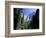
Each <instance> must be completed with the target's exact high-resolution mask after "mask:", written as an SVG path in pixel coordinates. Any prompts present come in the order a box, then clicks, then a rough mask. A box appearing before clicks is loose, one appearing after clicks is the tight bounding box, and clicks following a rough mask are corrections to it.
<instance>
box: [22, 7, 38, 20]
mask: <svg viewBox="0 0 46 38" xmlns="http://www.w3.org/2000/svg"><path fill="white" fill-rule="evenodd" d="M36 10H37V9H35V8H23V11H22V12H23V13H24V19H25V20H26V17H27V16H28V15H29V14H32V13H33V14H35V13H36ZM28 20H29V19H28Z"/></svg>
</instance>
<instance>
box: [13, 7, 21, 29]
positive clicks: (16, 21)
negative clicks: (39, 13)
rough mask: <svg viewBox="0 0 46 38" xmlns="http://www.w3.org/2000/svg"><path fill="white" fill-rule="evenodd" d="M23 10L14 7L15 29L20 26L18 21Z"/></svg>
mask: <svg viewBox="0 0 46 38" xmlns="http://www.w3.org/2000/svg"><path fill="white" fill-rule="evenodd" d="M21 10H22V8H14V9H13V11H14V27H13V28H14V30H16V29H17V27H18V21H19V18H20V14H21Z"/></svg>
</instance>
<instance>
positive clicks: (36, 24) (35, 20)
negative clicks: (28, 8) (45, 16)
mask: <svg viewBox="0 0 46 38" xmlns="http://www.w3.org/2000/svg"><path fill="white" fill-rule="evenodd" d="M32 22H33V26H32V29H39V9H37V10H36V14H35V15H34V16H33V19H32Z"/></svg>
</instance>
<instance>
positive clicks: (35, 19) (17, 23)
mask: <svg viewBox="0 0 46 38" xmlns="http://www.w3.org/2000/svg"><path fill="white" fill-rule="evenodd" d="M13 11H14V12H13V13H14V27H13V28H14V30H19V29H21V30H23V29H39V9H37V10H36V13H35V15H32V18H31V14H29V15H28V16H27V17H26V20H24V13H23V12H22V11H23V8H14V9H13ZM28 18H29V20H28Z"/></svg>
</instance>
